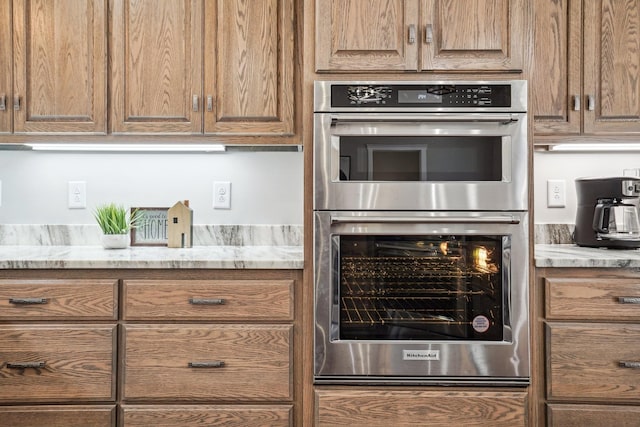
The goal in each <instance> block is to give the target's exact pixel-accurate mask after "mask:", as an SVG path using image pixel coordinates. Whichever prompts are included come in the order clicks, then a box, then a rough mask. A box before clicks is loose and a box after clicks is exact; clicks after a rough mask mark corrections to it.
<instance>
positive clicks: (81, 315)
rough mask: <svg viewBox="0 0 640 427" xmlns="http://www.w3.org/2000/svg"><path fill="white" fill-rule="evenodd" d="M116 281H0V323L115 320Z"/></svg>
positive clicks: (116, 310)
mask: <svg viewBox="0 0 640 427" xmlns="http://www.w3.org/2000/svg"><path fill="white" fill-rule="evenodd" d="M117 287H118V281H117V280H84V279H82V280H80V279H74V280H49V279H47V280H9V279H3V280H0V321H3V320H4V321H13V320H116V319H117V317H118V306H117Z"/></svg>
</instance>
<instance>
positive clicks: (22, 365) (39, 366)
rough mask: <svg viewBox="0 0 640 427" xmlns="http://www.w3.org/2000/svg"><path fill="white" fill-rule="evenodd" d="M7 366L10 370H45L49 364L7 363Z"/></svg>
mask: <svg viewBox="0 0 640 427" xmlns="http://www.w3.org/2000/svg"><path fill="white" fill-rule="evenodd" d="M6 366H7V368H9V369H28V368H33V369H43V368H44V367H45V366H47V362H7V365H6Z"/></svg>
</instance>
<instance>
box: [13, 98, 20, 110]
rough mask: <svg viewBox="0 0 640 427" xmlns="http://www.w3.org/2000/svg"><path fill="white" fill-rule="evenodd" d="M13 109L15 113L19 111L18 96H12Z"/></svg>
mask: <svg viewBox="0 0 640 427" xmlns="http://www.w3.org/2000/svg"><path fill="white" fill-rule="evenodd" d="M13 109H14V110H16V111H19V110H20V97H19V96H14V97H13Z"/></svg>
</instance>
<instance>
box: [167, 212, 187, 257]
mask: <svg viewBox="0 0 640 427" xmlns="http://www.w3.org/2000/svg"><path fill="white" fill-rule="evenodd" d="M167 220H168V221H167V239H168V240H167V247H169V248H190V247H192V246H193V210H192V209H191V208H189V201H188V200H185V201H183V202H178V203H176V204H175V205H173V206H172V207H170V208H169V211H168V212H167Z"/></svg>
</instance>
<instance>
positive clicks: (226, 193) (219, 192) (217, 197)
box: [213, 181, 231, 209]
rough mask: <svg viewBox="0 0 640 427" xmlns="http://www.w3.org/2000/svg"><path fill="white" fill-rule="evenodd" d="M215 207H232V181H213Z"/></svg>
mask: <svg viewBox="0 0 640 427" xmlns="http://www.w3.org/2000/svg"><path fill="white" fill-rule="evenodd" d="M213 208H214V209H231V183H230V182H229V181H216V182H214V183H213Z"/></svg>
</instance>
